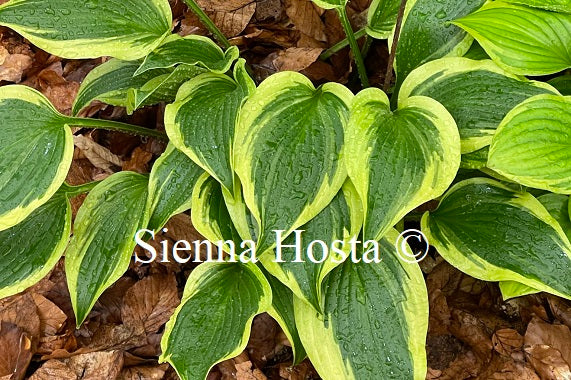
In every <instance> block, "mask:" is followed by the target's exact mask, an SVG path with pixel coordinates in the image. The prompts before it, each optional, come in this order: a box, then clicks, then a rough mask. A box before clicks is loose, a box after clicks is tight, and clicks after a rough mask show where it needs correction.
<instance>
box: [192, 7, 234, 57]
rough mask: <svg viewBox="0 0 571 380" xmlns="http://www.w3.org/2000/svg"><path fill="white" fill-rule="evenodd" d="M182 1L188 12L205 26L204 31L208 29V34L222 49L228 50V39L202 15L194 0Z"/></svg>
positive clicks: (208, 18) (204, 14)
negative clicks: (210, 34) (188, 9)
mask: <svg viewBox="0 0 571 380" xmlns="http://www.w3.org/2000/svg"><path fill="white" fill-rule="evenodd" d="M183 1H184V2H185V3H186V5H188V7H189V8H190V10H191V11H192V12H193V13H194V14H195V15H197V16H198V18H199V19H200V21H201V22H202V23H203V24H204V26H206V29H208V31H210V33H212V34H213V35H214V37H216V40H217V41H218V42H219V43H220V44H221V45H222V46H223V47H224V49H228V48H229V47H230V46H232V45H231V44H230V41H228V39H227V38H226V36H225V35H224V34H223V33H222V32H221V31H220V29H218V27H217V26H216V25H215V24H214V22H212V20H211V19H210V17H208V15H207V14H206V13H204V11H203V10H202V8H200V7H199V6H198V4H196V2H195V1H194V0H183Z"/></svg>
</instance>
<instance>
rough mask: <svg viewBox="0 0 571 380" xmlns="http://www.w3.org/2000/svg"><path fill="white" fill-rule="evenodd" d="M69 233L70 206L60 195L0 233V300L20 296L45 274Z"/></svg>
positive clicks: (53, 262)
mask: <svg viewBox="0 0 571 380" xmlns="http://www.w3.org/2000/svg"><path fill="white" fill-rule="evenodd" d="M70 231H71V206H70V204H69V201H68V200H67V198H66V196H65V194H64V193H63V192H57V193H56V194H55V195H54V196H53V197H52V199H50V200H49V201H48V202H46V203H44V204H43V205H42V206H40V207H38V208H37V209H36V210H34V212H32V213H31V214H30V215H29V216H28V217H27V218H26V219H24V221H23V222H21V223H20V224H18V225H16V226H14V227H12V228H9V229H7V230H4V231H1V232H0V298H4V297H8V296H11V295H13V294H16V293H20V292H21V291H23V290H24V289H26V288H28V287H30V286H32V285H34V284H35V283H36V282H38V281H40V280H41V279H42V278H43V277H44V276H45V275H47V274H48V273H49V272H50V271H51V270H52V269H53V267H54V266H55V265H56V264H57V262H58V260H59V258H60V257H61V255H62V254H63V251H64V250H65V247H66V246H67V242H68V240H69V234H70Z"/></svg>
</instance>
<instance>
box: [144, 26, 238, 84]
mask: <svg viewBox="0 0 571 380" xmlns="http://www.w3.org/2000/svg"><path fill="white" fill-rule="evenodd" d="M239 54H240V52H239V50H238V48H237V47H236V46H232V47H230V48H229V49H228V50H226V52H224V51H223V50H222V49H221V48H220V47H219V46H218V45H216V44H215V43H214V42H213V41H212V40H211V39H210V38H207V37H203V36H197V35H189V36H186V37H180V36H179V35H177V34H172V35H170V36H168V37H167V38H165V39H164V41H163V42H162V43H161V45H160V46H159V47H157V48H156V49H155V50H154V51H153V52H151V53H150V54H149V55H148V56H147V57H146V58H145V61H144V62H143V64H142V65H141V66H140V67H139V69H138V70H137V72H136V73H135V74H136V75H139V74H141V73H144V72H145V71H147V70H152V69H159V68H166V67H172V66H175V65H177V64H186V65H198V66H200V67H204V68H206V69H208V70H210V71H212V72H214V73H218V74H223V73H225V72H226V71H228V70H229V69H230V66H231V65H232V63H233V62H234V61H235V60H236V59H237V58H238V55H239Z"/></svg>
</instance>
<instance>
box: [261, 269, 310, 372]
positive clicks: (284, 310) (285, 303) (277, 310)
mask: <svg viewBox="0 0 571 380" xmlns="http://www.w3.org/2000/svg"><path fill="white" fill-rule="evenodd" d="M259 268H260V269H261V270H262V272H263V273H264V275H265V276H266V279H267V280H268V283H269V284H270V287H271V288H272V307H271V308H270V310H268V314H269V315H271V316H272V318H274V319H275V320H276V321H277V322H278V323H279V325H280V327H281V328H282V330H283V331H284V333H285V334H286V336H287V338H288V340H289V342H290V344H291V348H292V350H293V365H298V364H299V363H301V362H302V361H303V360H304V359H305V358H306V357H307V353H306V352H305V348H303V344H302V343H301V339H300V337H299V332H298V330H297V326H296V324H295V313H294V308H293V307H294V306H293V303H294V300H295V296H294V295H293V293H292V291H291V290H290V289H289V288H288V287H287V286H285V285H284V284H282V283H281V282H280V280H278V279H277V278H275V277H274V276H272V275H271V274H269V273H268V272H267V271H265V270H264V267H263V266H262V265H259Z"/></svg>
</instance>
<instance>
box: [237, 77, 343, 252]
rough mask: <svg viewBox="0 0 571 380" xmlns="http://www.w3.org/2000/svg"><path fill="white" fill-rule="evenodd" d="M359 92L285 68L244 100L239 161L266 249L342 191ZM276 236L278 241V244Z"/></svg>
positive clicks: (261, 246) (262, 247) (261, 247)
mask: <svg viewBox="0 0 571 380" xmlns="http://www.w3.org/2000/svg"><path fill="white" fill-rule="evenodd" d="M352 98H353V95H352V94H351V92H350V91H349V90H348V89H347V88H346V87H344V86H342V85H340V84H338V83H327V84H324V85H322V86H320V87H319V88H317V89H315V87H314V86H313V84H312V83H311V81H310V80H309V79H307V78H306V77H305V76H303V75H301V74H299V73H294V72H281V73H278V74H275V75H272V76H271V77H269V78H268V79H266V80H265V81H264V82H262V84H260V86H259V87H258V88H257V89H256V91H255V92H254V94H253V95H252V96H250V98H249V99H248V100H247V101H246V103H245V104H244V106H243V108H242V111H241V113H240V119H239V122H238V126H237V128H236V136H235V141H234V166H235V171H236V173H237V174H238V176H239V177H240V181H241V183H242V187H243V194H244V199H245V202H246V204H247V205H248V208H249V209H250V210H251V211H252V214H253V215H254V217H255V219H256V220H257V222H258V225H259V226H260V234H259V236H258V249H259V250H260V252H261V253H263V252H265V251H266V250H268V249H269V248H272V246H273V245H274V244H275V239H274V232H273V230H284V231H286V232H284V235H283V236H284V238H285V237H286V236H287V235H289V233H291V231H292V230H294V229H295V228H297V227H299V226H301V225H303V224H305V223H307V222H308V221H309V220H311V219H313V217H315V216H316V215H317V214H318V213H319V212H320V211H321V210H323V209H324V208H325V206H327V205H328V204H329V203H330V202H331V200H332V199H333V197H335V195H336V194H337V192H338V191H339V189H340V188H341V186H342V185H343V182H345V178H346V177H347V173H346V170H345V165H344V163H343V161H342V156H343V149H344V140H345V128H346V125H347V121H348V119H349V106H350V103H351V100H352ZM272 240H274V242H272Z"/></svg>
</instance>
